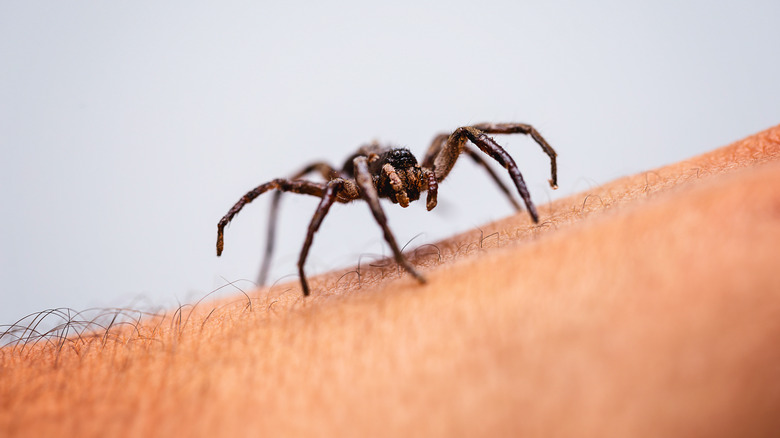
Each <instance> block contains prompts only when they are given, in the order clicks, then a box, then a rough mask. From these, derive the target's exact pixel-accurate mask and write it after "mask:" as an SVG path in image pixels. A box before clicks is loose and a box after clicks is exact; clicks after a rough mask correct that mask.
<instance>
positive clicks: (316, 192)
mask: <svg viewBox="0 0 780 438" xmlns="http://www.w3.org/2000/svg"><path fill="white" fill-rule="evenodd" d="M326 189H327V184H325V183H315V182H311V181H304V180H291V179H286V178H277V179H275V180H273V181H269V182H267V183H265V184H261V185H259V186H257V187H255V188H254V189H252V190H250V191H248V192H247V193H246V194H245V195H244V196H242V197H241V199H239V200H238V202H236V204H235V205H233V207H232V208H231V209H230V210H229V211H228V212H227V214H226V215H225V216H224V217H222V219H220V221H219V224H217V256H220V255H222V249H223V247H224V235H225V227H226V226H227V224H229V223H230V221H231V220H233V217H235V215H237V214H238V212H240V211H241V209H242V208H244V206H245V205H247V204H249V203H250V202H252V201H253V200H254V199H255V198H257V197H258V196H260V195H262V194H263V193H265V192H267V191H269V190H280V191H283V192H293V193H300V194H304V195H311V196H316V197H318V198H322V197H323V196H324V195H325V190H326Z"/></svg>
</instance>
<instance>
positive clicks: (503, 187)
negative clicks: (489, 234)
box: [465, 146, 522, 210]
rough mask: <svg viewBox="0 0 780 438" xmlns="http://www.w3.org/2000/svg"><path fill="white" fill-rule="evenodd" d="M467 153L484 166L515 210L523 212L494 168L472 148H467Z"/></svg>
mask: <svg viewBox="0 0 780 438" xmlns="http://www.w3.org/2000/svg"><path fill="white" fill-rule="evenodd" d="M465 152H466V153H467V154H468V155H469V157H471V159H473V160H474V161H475V162H476V163H477V164H478V165H480V166H482V168H483V169H485V172H487V173H488V175H490V178H492V179H493V181H494V182H495V183H496V184H497V185H498V188H499V189H501V191H502V192H504V194H505V195H506V197H507V199H509V202H511V203H512V205H513V206H514V207H515V210H521V209H522V207H520V204H518V203H517V201H516V200H515V198H514V197H512V192H510V191H509V188H508V187H507V186H506V185H504V183H503V182H501V179H499V177H498V175H496V172H494V171H493V168H491V167H490V166H488V163H486V162H485V160H483V159H482V157H481V156H480V155H479V154H478V153H477V152H476V151H475V150H474V149H472V148H470V147H468V146H467V147H466V148H465Z"/></svg>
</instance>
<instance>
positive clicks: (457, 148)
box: [434, 126, 539, 222]
mask: <svg viewBox="0 0 780 438" xmlns="http://www.w3.org/2000/svg"><path fill="white" fill-rule="evenodd" d="M466 140H470V141H471V142H472V143H474V144H475V145H476V146H477V147H478V148H479V149H480V150H481V151H482V152H484V153H486V154H488V155H490V156H491V157H492V158H493V159H494V160H496V161H498V164H500V165H501V166H502V167H503V168H504V169H506V170H507V171H508V172H509V176H510V177H511V178H512V181H513V182H514V183H515V187H517V191H518V193H519V194H520V197H521V198H523V202H524V203H525V206H526V208H527V209H528V213H529V214H530V215H531V219H533V221H534V222H539V213H537V212H536V207H535V206H534V203H533V202H532V201H531V195H530V194H529V193H528V187H527V186H526V185H525V181H523V175H522V174H521V173H520V169H519V168H518V167H517V164H516V163H515V160H513V159H512V157H511V156H510V155H509V153H507V151H505V150H504V148H502V147H501V146H499V145H498V143H496V142H495V140H493V139H492V138H490V137H489V136H488V135H487V134H485V133H484V132H482V131H480V130H479V129H477V128H474V127H472V126H463V127H460V128H458V129H456V130H455V131H454V132H453V133H452V134H451V135H450V137H449V138H448V139H447V142H446V143H445V144H444V147H442V148H441V150H440V151H439V154H438V155H437V156H436V158H435V159H434V166H435V167H434V170H435V171H436V175H437V177H438V178H439V181H441V180H443V179H444V177H446V176H447V174H449V172H450V170H452V166H454V165H455V161H456V160H457V159H458V156H459V155H460V153H461V151H463V149H464V148H465V144H466Z"/></svg>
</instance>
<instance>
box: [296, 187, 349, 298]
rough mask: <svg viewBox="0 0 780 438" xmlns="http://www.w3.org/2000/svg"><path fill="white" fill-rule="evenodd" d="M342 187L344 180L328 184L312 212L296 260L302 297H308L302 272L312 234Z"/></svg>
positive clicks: (307, 286)
mask: <svg viewBox="0 0 780 438" xmlns="http://www.w3.org/2000/svg"><path fill="white" fill-rule="evenodd" d="M343 186H344V180H342V179H334V180H331V181H329V182H328V186H327V188H326V189H325V193H323V195H322V200H321V201H320V204H319V205H318V206H317V210H315V211H314V216H312V218H311V222H310V223H309V230H308V231H307V233H306V240H305V241H304V242H303V248H302V249H301V256H300V257H299V258H298V275H299V276H300V278H301V288H302V289H303V295H304V296H309V282H308V281H307V280H306V273H304V271H303V265H304V264H305V263H306V257H308V255H309V248H310V247H311V242H312V240H314V233H316V232H317V230H318V229H319V228H320V224H322V219H323V218H324V217H325V215H326V214H328V210H330V207H331V206H332V205H333V203H334V202H335V201H336V195H337V191H338V190H339V189H341V187H343Z"/></svg>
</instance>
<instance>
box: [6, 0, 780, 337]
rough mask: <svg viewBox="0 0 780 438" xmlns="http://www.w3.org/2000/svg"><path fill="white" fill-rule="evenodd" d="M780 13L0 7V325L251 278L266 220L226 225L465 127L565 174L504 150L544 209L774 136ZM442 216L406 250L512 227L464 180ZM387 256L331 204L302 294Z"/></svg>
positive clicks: (297, 222)
mask: <svg viewBox="0 0 780 438" xmlns="http://www.w3.org/2000/svg"><path fill="white" fill-rule="evenodd" d="M280 3H284V5H281V4H280ZM323 3H324V2H323ZM778 5H780V3H778V2H776V1H766V2H757V1H753V2H745V1H741V2H733V3H728V2H711V1H706V2H705V1H702V2H679V1H674V2H671V1H668V2H667V1H660V2H659V1H653V2H649V1H648V2H624V1H614V2H608V1H598V2H534V4H531V3H528V4H522V3H521V2H500V1H481V2H479V6H477V2H452V1H450V2H428V1H414V2H394V5H393V6H375V5H373V2H365V1H359V2H358V1H354V2H338V3H330V4H329V5H327V6H326V5H323V4H318V3H315V2H311V4H309V3H307V2H292V1H288V2H249V1H247V2H240V1H220V2H195V1H186V2H185V1H182V2H159V1H149V2H147V1H133V2H97V1H79V2H75V1H71V2H11V1H2V3H0V145H1V146H2V159H0V163H1V164H0V178H2V180H0V187H2V188H1V189H0V205H2V212H3V214H2V216H1V218H0V230H1V232H0V248H1V250H0V251H1V252H0V299H1V300H2V303H1V304H0V324H7V323H11V322H13V321H14V320H16V319H17V318H19V317H21V316H24V315H25V314H27V313H30V312H35V311H40V310H43V309H46V308H50V307H60V306H67V307H72V308H75V309H79V310H80V309H84V308H86V307H89V306H111V305H128V303H132V304H131V305H136V306H144V305H149V306H154V305H172V304H175V303H176V302H177V301H178V302H187V301H192V300H194V299H197V298H199V297H200V296H203V295H204V294H206V293H208V292H209V291H211V290H213V289H215V288H218V287H219V286H221V285H223V284H225V283H226V281H228V280H231V281H232V280H240V279H253V278H254V277H255V275H256V269H257V265H258V263H259V260H260V253H261V249H260V248H261V245H262V243H263V236H264V231H263V230H264V224H265V221H266V215H267V209H268V199H259V200H258V201H256V202H255V203H254V204H252V205H250V206H249V207H248V208H246V209H245V210H244V212H242V213H241V215H239V216H238V217H237V219H236V220H235V221H234V223H233V225H232V226H231V227H230V228H229V229H228V231H227V236H226V239H227V240H226V250H225V254H224V255H223V257H222V258H220V259H218V258H217V257H216V256H215V250H214V241H215V231H216V223H217V220H218V219H219V218H220V217H221V216H222V215H223V214H224V213H225V212H226V211H227V209H228V208H229V207H230V206H231V205H232V204H233V203H234V202H235V201H236V200H237V199H238V198H239V197H240V196H241V195H242V194H243V193H244V192H246V191H247V190H249V189H250V188H252V187H254V186H256V185H258V184H260V183H262V182H265V181H266V180H269V179H271V178H273V177H276V176H283V175H286V174H287V173H289V172H291V171H293V170H296V169H297V168H298V167H300V165H302V164H303V163H305V162H307V161H310V160H313V159H320V158H325V159H328V160H331V161H333V162H334V163H338V164H340V163H341V162H342V160H343V159H344V158H345V157H346V156H347V155H348V154H349V153H350V152H351V151H352V150H353V149H354V148H355V147H357V146H358V145H359V144H361V143H363V142H366V141H369V140H371V139H380V140H383V141H387V142H393V143H394V144H397V145H404V146H408V147H410V148H411V149H412V150H413V151H415V152H416V153H418V154H419V155H422V153H423V151H424V150H425V149H426V147H427V145H428V142H429V141H430V139H431V138H432V137H433V135H434V134H436V133H438V132H440V131H444V130H451V129H454V128H455V127H457V126H460V125H464V124H470V123H475V122H482V121H523V122H528V123H531V124H534V125H535V126H536V127H537V128H538V129H539V130H540V131H541V132H542V133H543V134H544V135H545V136H546V137H547V139H548V140H549V141H550V142H551V143H552V144H553V146H554V147H555V148H556V149H557V150H558V152H559V154H560V187H561V188H560V190H558V191H557V192H553V191H551V190H550V189H549V188H548V187H547V186H546V180H547V178H548V175H547V171H548V163H547V160H546V157H545V156H544V155H543V154H542V153H541V151H540V150H539V148H538V147H537V146H536V145H535V144H533V143H532V142H530V141H529V140H528V139H526V138H522V137H503V138H499V141H500V142H501V143H502V144H504V145H505V146H506V147H507V149H508V150H509V151H510V152H511V153H512V154H513V155H514V156H515V158H516V160H517V161H518V162H519V163H520V166H521V169H522V171H523V172H524V174H525V176H526V180H527V181H528V182H529V185H530V187H531V189H532V195H533V197H534V199H535V200H536V202H537V203H539V204H541V203H544V202H546V201H547V200H549V199H551V198H555V197H558V196H563V195H566V194H570V193H573V192H576V191H581V190H584V189H587V188H588V187H590V186H594V185H597V184H600V183H604V182H607V181H609V180H611V179H613V178H615V177H618V176H621V175H626V174H631V173H635V172H639V171H642V170H646V169H650V168H652V167H655V166H659V165H663V164H666V163H670V162H674V161H677V160H680V159H683V158H686V157H689V156H692V155H695V154H698V153H701V152H704V151H707V150H710V149H713V148H715V147H718V146H721V145H725V144H728V143H730V142H732V141H734V140H738V139H740V138H743V137H745V136H746V135H749V134H752V133H755V132H757V131H760V130H763V129H766V128H768V127H770V126H772V125H775V124H777V123H780V81H778V78H780V61H778V59H780V57H778V55H777V53H778V52H777V50H778V43H780V26H778V25H777V23H778V18H780V6H778ZM440 200H441V201H440V202H441V203H440V206H439V207H438V208H437V209H436V210H435V211H434V212H432V213H427V212H425V208H424V203H419V204H413V205H412V206H411V207H410V208H408V209H406V210H402V209H400V208H398V207H397V206H392V205H390V204H386V210H387V212H388V215H389V217H390V223H391V226H392V228H393V229H394V230H395V232H396V234H397V237H398V239H399V241H401V242H404V243H405V242H407V241H409V240H410V239H412V238H413V237H415V236H416V235H418V234H419V233H423V234H422V235H421V236H419V237H418V238H416V239H415V240H414V241H413V243H412V245H419V244H423V243H426V242H431V241H434V240H435V239H438V238H441V237H445V236H448V235H451V234H452V233H454V232H456V231H459V230H464V229H467V228H471V227H474V226H478V225H479V224H482V223H485V222H487V221H490V220H492V219H497V218H500V217H503V216H506V215H508V214H510V213H511V212H512V210H511V208H510V206H509V204H508V203H507V202H506V201H505V200H504V199H502V198H501V196H500V195H499V194H498V193H497V191H496V190H495V189H494V187H493V186H492V184H491V183H490V182H489V181H488V180H487V178H486V177H485V175H484V174H483V173H482V172H481V171H479V170H478V169H476V168H475V167H474V166H473V165H472V164H471V163H468V162H466V161H465V160H464V161H463V162H461V163H459V164H458V166H457V167H456V169H455V172H454V173H453V174H452V175H451V177H450V178H449V179H448V180H447V181H446V182H445V183H444V184H443V186H442V187H441V191H440ZM315 206H316V199H312V198H307V197H303V196H288V197H287V198H286V200H285V202H284V204H283V208H284V210H283V215H282V219H283V221H284V225H283V226H282V229H281V230H280V234H279V240H278V253H277V254H278V257H277V258H276V260H275V265H274V271H273V275H272V277H273V279H274V280H276V279H279V278H281V277H283V276H286V275H294V273H295V261H296V260H297V257H298V251H299V247H300V245H301V243H302V240H303V236H304V230H305V228H306V225H307V223H308V221H309V218H310V216H311V213H312V212H313V209H314V207H315ZM383 252H384V253H387V249H386V248H385V247H384V245H383V243H382V240H381V236H380V234H379V232H378V228H377V226H376V225H375V224H374V223H373V221H372V219H371V217H370V215H369V213H368V212H367V209H366V207H365V205H363V204H360V203H356V204H352V205H346V206H343V205H337V206H336V207H334V209H333V210H332V213H331V216H329V217H328V219H327V220H326V221H325V224H324V225H323V228H322V230H321V233H320V234H318V235H317V238H316V239H315V244H314V248H313V252H312V255H311V257H310V263H309V264H308V272H310V273H312V274H313V273H317V272H322V271H325V270H327V269H330V268H334V267H339V266H344V265H349V264H353V263H355V262H356V260H357V257H358V256H360V255H361V254H369V255H370V254H381V253H383ZM289 278H293V277H289ZM239 285H240V286H241V287H242V288H245V289H248V288H251V283H249V282H248V281H245V282H240V283H239ZM226 293H227V292H226ZM231 293H232V292H231ZM315 293H316V291H315Z"/></svg>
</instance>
